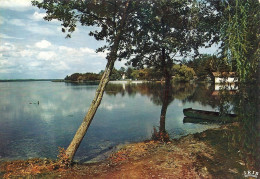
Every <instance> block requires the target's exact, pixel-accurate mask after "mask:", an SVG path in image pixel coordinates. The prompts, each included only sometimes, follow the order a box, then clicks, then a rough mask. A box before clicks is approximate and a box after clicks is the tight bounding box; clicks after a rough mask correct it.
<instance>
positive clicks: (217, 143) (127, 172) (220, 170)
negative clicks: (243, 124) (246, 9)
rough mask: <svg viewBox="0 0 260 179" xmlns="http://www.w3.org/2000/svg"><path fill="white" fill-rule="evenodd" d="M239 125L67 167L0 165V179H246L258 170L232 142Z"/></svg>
mask: <svg viewBox="0 0 260 179" xmlns="http://www.w3.org/2000/svg"><path fill="white" fill-rule="evenodd" d="M238 126H239V124H237V123H233V124H229V125H223V126H222V127H220V128H216V129H210V130H207V131H204V132H202V133H198V134H193V135H188V136H185V137H182V138H180V139H178V140H171V141H170V142H167V143H163V142H159V141H145V142H140V143H134V144H127V145H125V146H124V147H122V148H121V149H119V150H118V151H116V152H114V153H113V154H112V155H110V156H109V158H107V159H106V160H104V161H102V162H98V163H88V164H74V165H73V166H71V167H68V168H66V167H65V165H64V166H61V165H60V164H58V163H56V161H52V160H48V159H31V160H27V161H10V162H4V163H2V164H1V165H0V177H1V176H2V177H3V178H109V179H110V178H113V179H115V178H138V179H140V178H142V179H143V178H149V179H150V178H176V179H177V178H225V179H226V178H244V176H243V173H244V171H248V170H251V171H253V170H254V171H256V169H254V168H252V166H254V164H253V163H252V162H251V163H250V161H249V162H248V161H246V160H245V157H242V156H241V155H240V146H239V145H237V143H234V141H233V140H231V139H230V136H232V135H233V136H235V133H236V131H237V128H238ZM232 141H233V143H232ZM250 167H251V168H250Z"/></svg>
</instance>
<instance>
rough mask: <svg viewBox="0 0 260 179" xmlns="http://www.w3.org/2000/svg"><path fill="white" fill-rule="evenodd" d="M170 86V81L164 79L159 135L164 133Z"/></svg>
mask: <svg viewBox="0 0 260 179" xmlns="http://www.w3.org/2000/svg"><path fill="white" fill-rule="evenodd" d="M170 84H171V79H170V78H169V77H165V84H164V89H163V104H162V109H161V115H160V130H159V131H160V133H163V134H164V133H166V129H165V117H166V112H167V108H168V105H169V91H170Z"/></svg>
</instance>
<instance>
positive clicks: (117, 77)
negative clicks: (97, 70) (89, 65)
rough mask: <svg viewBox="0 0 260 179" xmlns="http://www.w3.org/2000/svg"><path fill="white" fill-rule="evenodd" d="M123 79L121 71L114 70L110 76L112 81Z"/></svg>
mask: <svg viewBox="0 0 260 179" xmlns="http://www.w3.org/2000/svg"><path fill="white" fill-rule="evenodd" d="M121 78H122V73H121V71H119V70H117V69H115V68H114V69H113V71H112V74H111V76H110V80H120V79H121Z"/></svg>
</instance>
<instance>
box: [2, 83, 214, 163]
mask: <svg viewBox="0 0 260 179" xmlns="http://www.w3.org/2000/svg"><path fill="white" fill-rule="evenodd" d="M96 88H97V86H96V85H86V84H85V85H73V84H66V83H53V82H5V83H0V160H10V159H25V158H33V157H47V158H55V157H56V156H57V153H58V147H64V148H66V147H67V146H68V144H69V143H70V141H71V139H72V138H73V136H74V134H75V132H76V130H77V128H78V126H79V125H80V124H81V122H82V120H83V118H84V116H85V114H86V112H87V110H88V107H89V105H90V103H91V101H92V99H93V97H94V94H95V90H96ZM161 91H162V86H161V85H160V84H133V85H127V84H109V86H108V87H107V89H106V93H105V94H104V97H103V100H102V103H101V105H100V107H99V109H98V111H97V113H96V115H95V118H94V120H93V122H92V124H91V126H90V128H89V130H88V132H87V134H86V136H85V138H84V140H83V142H82V144H81V146H80V148H79V150H78V152H77V153H76V156H75V159H76V160H81V161H86V160H89V159H92V158H93V157H95V156H97V155H99V154H102V153H104V152H105V151H107V150H109V149H111V148H113V147H115V146H116V145H118V144H125V143H129V142H138V141H143V140H146V139H150V138H151V136H152V133H153V128H154V127H155V128H158V126H159V125H160V121H159V120H160V111H161V108H162V103H163V101H162V99H163V98H162V97H161ZM213 91H214V89H212V87H210V86H201V85H195V84H175V85H173V87H172V91H171V95H170V96H171V97H170V101H169V105H168V108H167V115H166V130H167V132H168V133H169V135H170V137H171V138H178V137H180V136H184V135H187V134H190V133H196V132H201V131H204V130H206V129H209V128H213V127H216V126H217V125H215V124H211V125H203V124H189V123H183V117H184V116H183V112H182V110H183V108H188V107H192V108H196V109H205V110H216V109H217V101H218V100H217V99H216V97H214V95H212V93H213ZM38 101H39V104H38Z"/></svg>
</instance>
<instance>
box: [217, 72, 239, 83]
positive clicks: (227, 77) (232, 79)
mask: <svg viewBox="0 0 260 179" xmlns="http://www.w3.org/2000/svg"><path fill="white" fill-rule="evenodd" d="M212 74H213V76H214V79H215V80H214V81H215V84H218V83H236V82H238V78H237V76H236V73H235V72H212Z"/></svg>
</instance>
